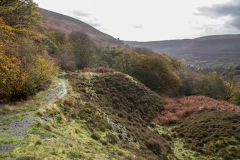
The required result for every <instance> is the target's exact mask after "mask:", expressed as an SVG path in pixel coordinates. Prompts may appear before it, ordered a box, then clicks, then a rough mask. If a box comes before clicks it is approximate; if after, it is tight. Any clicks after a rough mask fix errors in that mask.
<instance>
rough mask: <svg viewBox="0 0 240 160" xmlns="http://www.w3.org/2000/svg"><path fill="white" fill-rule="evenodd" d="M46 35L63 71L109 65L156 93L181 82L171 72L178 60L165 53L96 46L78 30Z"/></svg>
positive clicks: (52, 32) (174, 88)
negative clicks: (69, 32)
mask: <svg viewBox="0 0 240 160" xmlns="http://www.w3.org/2000/svg"><path fill="white" fill-rule="evenodd" d="M48 37H49V38H50V40H51V42H52V45H51V46H52V48H51V49H50V52H51V55H52V56H53V57H56V58H57V59H58V60H59V64H60V66H61V68H62V69H63V70H76V69H84V68H97V67H105V68H113V69H115V70H116V71H119V72H123V73H126V74H129V75H131V76H133V77H135V78H136V79H138V80H140V81H141V82H143V83H144V84H145V85H146V86H148V87H149V88H151V89H153V90H155V91H157V92H159V93H163V92H165V91H167V90H175V91H176V90H178V89H179V87H180V86H181V81H180V79H179V77H178V76H177V74H176V73H175V72H174V70H175V69H177V68H176V67H177V66H179V64H180V62H179V61H178V60H176V59H173V58H169V57H167V56H166V55H158V54H156V53H153V52H152V51H149V50H145V49H140V48H139V49H136V50H130V49H126V48H125V49H124V48H117V47H109V46H96V45H95V44H94V43H93V42H92V41H91V40H90V39H89V38H88V36H87V35H85V34H83V33H80V32H73V33H71V34H69V35H67V34H65V33H62V32H59V31H49V33H48Z"/></svg>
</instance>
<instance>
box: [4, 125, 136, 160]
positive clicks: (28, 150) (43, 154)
mask: <svg viewBox="0 0 240 160" xmlns="http://www.w3.org/2000/svg"><path fill="white" fill-rule="evenodd" d="M55 130H56V131H55V132H56V133H57V134H56V135H55V136H54V138H52V139H48V140H44V139H41V138H40V136H38V135H39V133H42V134H43V136H47V137H50V136H51V135H52V134H51V133H50V134H49V133H48V132H47V131H44V132H43V130H42V128H41V127H40V128H33V129H31V130H30V131H29V136H28V137H26V138H25V139H24V141H25V142H28V143H27V144H26V145H23V146H21V147H18V148H16V149H15V150H14V151H12V152H11V153H9V154H5V156H7V158H6V159H14V158H21V157H27V156H30V157H34V158H36V159H37V158H39V159H45V158H47V159H106V158H111V159H113V160H114V159H116V160H119V159H120V160H121V159H122V160H125V159H126V157H127V156H131V155H132V154H131V152H129V151H128V150H126V149H123V148H122V147H120V146H119V145H117V144H116V145H112V144H110V143H108V144H107V145H103V144H102V143H101V142H100V141H97V140H95V139H93V138H91V131H90V130H89V129H88V127H87V124H86V122H85V121H83V120H78V121H71V122H66V123H64V124H55ZM102 134H103V133H99V135H102ZM105 134H106V133H105ZM52 136H53V135H52ZM101 138H102V139H103V140H105V137H104V136H101ZM119 152H121V153H123V154H120V155H119V154H117V153H119Z"/></svg>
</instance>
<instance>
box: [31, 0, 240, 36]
mask: <svg viewBox="0 0 240 160" xmlns="http://www.w3.org/2000/svg"><path fill="white" fill-rule="evenodd" d="M34 1H35V2H36V3H38V5H39V7H41V8H45V9H48V10H51V11H55V12H58V13H62V14H65V15H68V16H71V17H74V18H77V19H79V20H82V21H84V22H86V23H88V24H90V25H92V26H93V27H95V28H96V29H99V30H100V31H102V32H104V33H107V34H109V35H112V36H114V37H115V38H120V39H121V40H136V41H154V40H168V39H185V38H196V37H199V36H205V35H216V34H236V33H240V0H34Z"/></svg>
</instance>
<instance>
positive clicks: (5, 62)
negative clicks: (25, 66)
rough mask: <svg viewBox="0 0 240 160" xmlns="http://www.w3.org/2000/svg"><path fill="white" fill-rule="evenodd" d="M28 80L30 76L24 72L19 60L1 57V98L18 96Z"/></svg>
mask: <svg viewBox="0 0 240 160" xmlns="http://www.w3.org/2000/svg"><path fill="white" fill-rule="evenodd" d="M28 79H29V74H28V73H27V72H24V71H22V69H21V61H20V60H19V59H17V58H16V57H10V56H6V55H0V97H5V98H11V97H12V96H18V94H20V93H21V92H22V90H23V89H24V88H25V84H26V82H27V80H28Z"/></svg>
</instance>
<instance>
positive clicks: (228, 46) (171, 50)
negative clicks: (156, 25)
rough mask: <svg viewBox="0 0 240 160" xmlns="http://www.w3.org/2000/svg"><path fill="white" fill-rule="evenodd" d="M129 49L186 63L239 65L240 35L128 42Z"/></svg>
mask: <svg viewBox="0 0 240 160" xmlns="http://www.w3.org/2000/svg"><path fill="white" fill-rule="evenodd" d="M125 44H128V45H129V46H131V47H144V48H148V49H151V50H153V51H155V52H159V53H166V54H167V55H169V56H173V57H176V58H181V59H185V60H186V61H187V63H194V64H207V65H210V66H211V65H215V66H216V65H220V64H239V63H240V46H239V44H240V35H218V36H206V37H200V38H196V39H185V40H170V41H152V42H129V41H126V42H125Z"/></svg>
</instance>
